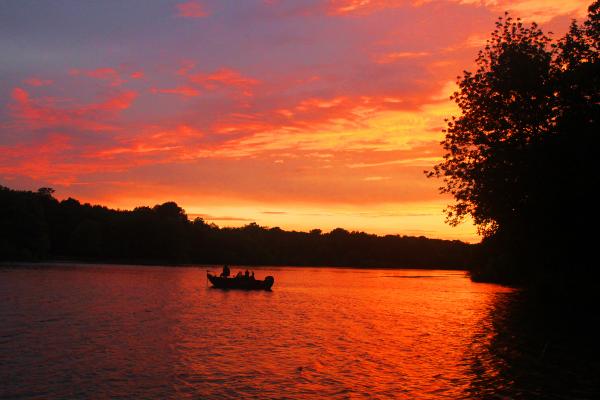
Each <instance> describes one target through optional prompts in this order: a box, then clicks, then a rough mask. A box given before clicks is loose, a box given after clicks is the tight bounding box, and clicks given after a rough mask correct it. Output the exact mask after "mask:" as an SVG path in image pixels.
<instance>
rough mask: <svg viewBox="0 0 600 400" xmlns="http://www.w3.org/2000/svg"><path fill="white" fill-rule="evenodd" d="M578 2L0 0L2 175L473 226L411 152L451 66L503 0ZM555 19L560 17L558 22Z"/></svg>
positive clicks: (339, 216) (482, 33)
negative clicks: (452, 217)
mask: <svg viewBox="0 0 600 400" xmlns="http://www.w3.org/2000/svg"><path fill="white" fill-rule="evenodd" d="M588 5H589V3H588V2H587V1H573V2H559V1H556V0H552V1H541V0H539V1H536V0H516V1H502V0H498V1H483V0H460V1H459V0H448V1H431V0H414V1H406V0H402V1H400V0H398V1H394V0H387V1H383V0H331V1H324V0H323V1H322V0H306V1H297V2H296V1H294V2H283V1H277V0H269V1H267V0H264V1H258V0H257V1H248V2H243V3H239V2H221V1H209V0H202V1H160V2H159V1H156V2H151V1H148V2H146V3H145V4H144V7H143V8H140V7H139V3H136V2H120V3H119V4H116V3H115V4H110V5H108V4H104V3H87V2H85V3H84V2H77V1H72V2H69V1H67V2H63V3H60V4H45V3H39V2H31V1H25V0H23V1H12V2H11V1H7V2H4V3H3V4H2V5H0V27H1V28H0V30H1V31H2V36H1V39H0V48H1V49H2V53H3V55H4V58H3V63H2V65H0V71H1V73H2V76H3V79H2V80H1V81H0V184H2V185H5V186H8V187H11V188H14V189H29V190H35V189H37V188H38V187H43V186H50V187H53V188H54V189H56V195H57V197H58V198H61V199H62V198H67V197H74V198H77V199H79V200H80V201H83V202H89V203H93V204H102V205H106V206H109V207H114V208H125V209H130V208H133V207H135V206H143V205H148V206H152V205H154V204H157V203H163V202H165V201H176V202H177V203H178V204H179V205H180V206H182V207H183V208H184V209H185V210H186V211H187V213H188V214H190V215H192V216H193V215H198V216H202V217H203V218H204V219H205V220H207V221H208V222H215V223H217V224H218V225H219V226H240V225H244V224H247V223H249V222H256V223H258V224H260V225H265V226H271V227H274V226H279V227H281V228H282V229H295V230H304V231H307V230H310V229H315V228H316V229H322V230H323V231H328V230H331V229H333V228H336V227H341V228H344V229H348V230H360V231H366V232H369V233H377V234H401V235H417V236H419V235H424V236H428V237H433V238H447V239H460V240H465V241H469V242H475V241H478V240H479V238H478V236H477V235H476V233H475V228H474V227H473V226H472V225H471V224H469V223H466V224H463V225H461V226H459V227H456V228H453V227H450V226H448V225H446V224H445V223H444V220H445V216H444V214H443V211H442V210H443V208H444V207H445V205H447V204H449V203H450V202H451V199H450V198H449V197H448V196H442V195H440V194H439V193H438V190H437V188H438V186H440V184H441V182H439V181H437V180H433V179H427V178H426V177H425V175H424V174H423V171H424V170H426V169H430V168H431V167H432V166H433V165H434V164H435V163H436V162H437V161H438V160H439V159H440V157H441V154H442V149H441V147H440V145H439V142H440V140H441V139H442V132H441V129H442V128H443V126H444V118H448V117H450V116H452V115H457V114H458V109H457V108H456V106H455V105H454V104H453V103H452V102H451V101H450V100H449V99H448V97H449V95H450V94H451V93H452V92H453V91H454V90H455V84H454V82H455V79H456V76H457V75H460V74H461V72H462V71H463V70H465V69H470V68H471V67H472V66H473V60H474V59H475V57H476V53H477V50H478V49H479V48H480V47H482V45H484V44H485V40H486V38H487V37H488V36H489V33H490V32H491V31H492V30H493V28H494V22H495V21H496V18H497V17H498V16H500V15H502V14H503V12H504V11H505V10H509V11H511V12H512V13H513V15H514V16H515V17H519V16H520V17H523V18H524V19H525V20H526V21H531V20H535V21H537V22H539V23H540V24H542V27H543V29H544V30H545V31H554V32H562V31H564V30H565V29H566V28H567V26H568V24H569V22H570V19H571V18H579V19H581V18H583V17H584V16H585V14H586V10H587V6H588ZM555 36H558V35H557V34H556V35H555Z"/></svg>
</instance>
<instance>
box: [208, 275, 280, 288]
mask: <svg viewBox="0 0 600 400" xmlns="http://www.w3.org/2000/svg"><path fill="white" fill-rule="evenodd" d="M206 277H207V278H208V280H209V281H210V283H212V285H213V286H214V287H216V288H219V289H241V290H271V286H273V283H275V278H273V277H272V276H267V277H266V278H265V279H264V280H262V281H261V280H258V279H252V278H248V277H245V276H243V275H242V276H238V277H233V278H224V277H221V276H217V275H213V274H211V273H210V272H207V273H206Z"/></svg>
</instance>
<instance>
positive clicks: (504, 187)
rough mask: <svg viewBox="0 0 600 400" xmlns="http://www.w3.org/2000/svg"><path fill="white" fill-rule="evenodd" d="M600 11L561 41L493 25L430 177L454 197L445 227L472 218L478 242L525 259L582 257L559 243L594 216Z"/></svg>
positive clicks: (518, 26) (507, 19)
mask: <svg viewBox="0 0 600 400" xmlns="http://www.w3.org/2000/svg"><path fill="white" fill-rule="evenodd" d="M599 4H600V2H598V1H596V2H595V3H593V4H592V5H591V6H590V8H589V14H588V18H587V20H586V21H585V22H584V23H583V24H578V23H577V22H576V21H573V22H572V24H571V26H570V29H569V31H568V32H567V33H566V35H565V36H564V37H563V38H561V39H560V40H552V39H551V38H550V37H549V36H548V35H546V34H544V32H542V30H541V29H540V28H539V27H538V26H537V25H536V24H535V23H533V24H531V25H525V24H524V23H523V22H522V21H521V20H520V19H516V20H515V19H513V18H512V17H511V16H509V15H508V14H505V16H504V17H501V18H499V20H498V22H497V23H496V29H495V30H494V31H493V32H492V34H491V38H490V39H489V40H488V42H487V44H486V46H485V48H483V49H482V50H481V51H480V52H479V55H478V57H477V59H476V65H477V69H476V71H475V72H469V71H465V72H464V74H463V76H462V77H459V80H458V86H459V89H458V91H457V92H455V93H454V94H453V96H452V97H451V98H452V99H453V100H454V101H455V102H456V103H457V105H458V106H459V108H460V110H461V111H462V114H461V115H459V116H457V117H456V116H455V117H452V118H451V119H450V120H447V128H446V130H445V131H444V132H445V139H444V141H443V142H442V145H443V148H444V151H445V154H444V160H443V161H442V162H441V163H440V164H438V165H436V166H435V167H434V169H433V170H432V171H429V172H428V176H435V177H438V178H441V179H443V186H442V187H441V191H442V192H444V193H449V194H451V195H453V197H454V199H455V202H454V204H452V205H450V206H449V207H448V209H447V210H446V211H447V217H448V222H449V223H450V224H453V225H456V224H458V223H460V222H462V221H463V220H464V219H465V217H467V216H470V217H471V218H472V219H473V221H474V222H475V224H476V225H477V226H478V228H479V232H480V233H481V234H482V235H483V236H484V242H485V240H487V239H489V240H496V241H499V242H502V246H504V247H503V249H502V250H503V251H506V252H509V253H511V252H512V254H513V255H515V254H516V253H518V254H519V256H523V255H525V258H526V259H527V260H528V262H531V261H532V260H531V258H532V257H533V253H538V254H539V253H540V252H544V253H545V254H552V255H551V256H549V257H547V258H552V257H554V256H555V255H557V254H559V253H557V252H554V253H553V252H551V251H550V252H549V251H548V250H549V249H550V248H554V249H559V248H561V249H562V250H563V251H562V255H564V254H565V253H568V252H574V251H576V252H580V249H579V248H577V247H578V245H577V244H576V243H575V242H574V241H572V240H570V239H567V240H566V241H565V240H564V236H566V235H573V234H574V233H576V232H582V231H584V229H585V225H586V224H587V219H588V217H587V216H586V215H585V213H594V209H595V204H593V203H594V201H593V199H594V195H593V190H594V189H593V187H594V186H595V184H596V182H597V173H596V172H595V169H596V166H595V162H594V158H595V154H594V153H595V152H596V150H597V148H598V133H599V132H600V129H598V117H599V116H600V109H599V104H600V90H599V89H600V85H599V76H600V73H599V72H600V70H599V67H600V64H599V62H598V54H599V53H598V50H599V48H598V46H599V42H598V38H599V17H598V15H599V8H600V6H599ZM558 238H562V239H561V240H560V241H559V240H558ZM579 243H581V240H579ZM527 249H529V250H527ZM546 261H548V260H546ZM561 261H564V260H561Z"/></svg>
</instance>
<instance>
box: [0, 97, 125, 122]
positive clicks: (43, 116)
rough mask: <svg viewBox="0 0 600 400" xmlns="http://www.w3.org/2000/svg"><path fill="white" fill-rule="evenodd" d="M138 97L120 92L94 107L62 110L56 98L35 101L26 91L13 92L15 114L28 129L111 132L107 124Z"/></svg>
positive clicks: (76, 106) (73, 107)
mask: <svg viewBox="0 0 600 400" xmlns="http://www.w3.org/2000/svg"><path fill="white" fill-rule="evenodd" d="M136 96H137V94H136V92H134V91H131V90H130V91H125V92H121V93H118V94H116V95H114V96H112V97H109V98H108V99H106V100H104V101H102V102H99V103H92V104H85V105H77V104H75V105H72V106H71V107H68V108H66V107H64V106H63V107H59V106H58V104H59V103H61V102H60V101H58V100H57V99H55V98H47V99H41V100H36V99H32V98H31V96H30V95H29V93H28V92H27V91H26V90H24V89H23V88H20V87H16V88H14V89H13V91H12V99H13V103H12V104H11V105H10V109H11V111H12V115H13V116H14V117H15V118H16V119H17V120H18V121H21V122H22V123H24V124H25V125H26V126H28V127H29V128H48V127H57V126H64V127H71V128H73V127H77V128H80V129H87V130H112V129H113V127H112V126H111V125H110V124H109V123H108V122H107V120H109V119H110V118H111V117H113V116H114V115H115V114H116V113H118V112H120V111H123V110H125V109H127V108H129V107H130V106H131V104H132V103H133V101H134V99H135V98H136Z"/></svg>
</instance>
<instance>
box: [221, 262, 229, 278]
mask: <svg viewBox="0 0 600 400" xmlns="http://www.w3.org/2000/svg"><path fill="white" fill-rule="evenodd" d="M229 274H231V271H230V270H229V266H228V265H227V264H225V265H223V272H221V277H222V278H227V277H229Z"/></svg>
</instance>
